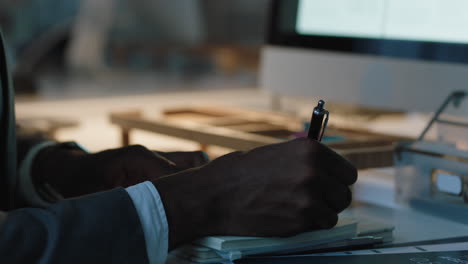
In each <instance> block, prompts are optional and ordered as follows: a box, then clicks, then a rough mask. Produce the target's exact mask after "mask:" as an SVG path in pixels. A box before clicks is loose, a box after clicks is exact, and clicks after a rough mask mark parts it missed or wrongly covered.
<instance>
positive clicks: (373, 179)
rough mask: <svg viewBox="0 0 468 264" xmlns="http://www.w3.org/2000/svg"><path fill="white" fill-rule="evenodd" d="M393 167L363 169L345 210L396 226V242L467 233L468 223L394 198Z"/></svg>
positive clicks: (459, 235) (443, 237) (363, 217)
mask: <svg viewBox="0 0 468 264" xmlns="http://www.w3.org/2000/svg"><path fill="white" fill-rule="evenodd" d="M393 173H394V171H393V170H392V169H384V170H382V169H379V170H367V171H363V172H361V173H360V175H359V177H360V178H359V180H358V182H357V183H356V186H355V187H354V191H353V194H354V201H355V202H354V204H353V206H352V207H351V208H349V209H347V210H346V211H345V212H343V214H345V215H351V216H353V217H355V218H356V219H357V220H358V221H359V219H365V218H368V219H372V220H377V221H380V222H383V223H386V224H391V225H394V226H395V230H394V242H393V243H394V244H402V243H412V242H419V241H426V240H438V239H446V238H454V237H465V236H468V220H467V224H461V223H457V222H454V221H451V220H448V219H444V218H442V217H438V216H433V215H429V214H426V213H423V212H420V211H417V210H415V209H413V208H410V207H407V206H404V205H399V204H396V203H395V202H394V188H395V187H394V176H393Z"/></svg>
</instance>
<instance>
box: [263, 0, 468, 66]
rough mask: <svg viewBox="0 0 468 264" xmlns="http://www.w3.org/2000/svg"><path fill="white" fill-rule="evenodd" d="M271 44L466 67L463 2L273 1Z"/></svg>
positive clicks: (466, 24) (467, 7) (466, 21)
mask: <svg viewBox="0 0 468 264" xmlns="http://www.w3.org/2000/svg"><path fill="white" fill-rule="evenodd" d="M274 2H275V3H274V4H273V13H274V14H273V16H272V21H271V25H272V27H271V28H270V36H269V42H270V43H271V44H279V45H289V46H300V47H308V48H315V49H326V50H335V51H345V52H356V53H365V54H375V55H383V56H390V57H403V58H413V59H423V60H437V61H446V62H461V63H465V62H468V30H467V29H468V16H467V15H466V10H468V1H466V0H326V1H323V0H277V1H274Z"/></svg>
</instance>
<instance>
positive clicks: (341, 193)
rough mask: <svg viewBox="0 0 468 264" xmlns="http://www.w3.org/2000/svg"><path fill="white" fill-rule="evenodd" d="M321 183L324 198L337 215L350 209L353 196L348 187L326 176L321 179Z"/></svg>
mask: <svg viewBox="0 0 468 264" xmlns="http://www.w3.org/2000/svg"><path fill="white" fill-rule="evenodd" d="M320 182H321V184H320V185H321V186H322V188H321V192H322V197H323V199H324V200H325V202H326V203H327V205H328V206H329V207H330V208H332V209H333V210H334V211H335V212H337V213H339V212H341V211H343V210H344V209H346V208H348V206H349V205H350V204H351V199H352V194H351V191H350V190H349V187H348V186H347V185H344V184H342V183H341V182H338V181H337V180H336V179H334V178H333V177H327V176H326V175H323V177H321V179H320Z"/></svg>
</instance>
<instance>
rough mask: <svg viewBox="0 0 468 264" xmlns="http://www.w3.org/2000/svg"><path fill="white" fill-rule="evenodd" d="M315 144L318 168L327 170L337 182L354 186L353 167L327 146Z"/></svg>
mask: <svg viewBox="0 0 468 264" xmlns="http://www.w3.org/2000/svg"><path fill="white" fill-rule="evenodd" d="M317 144H318V146H319V147H318V151H317V152H316V153H315V154H316V155H317V161H318V166H320V167H321V168H323V169H325V170H327V172H328V173H329V174H330V175H331V176H332V177H334V178H336V179H337V180H338V181H340V182H342V183H344V184H346V185H352V184H354V183H355V182H356V180H357V177H358V174H357V169H356V168H355V167H354V165H353V164H351V162H349V161H348V160H346V159H345V158H344V157H343V156H341V155H339V154H338V153H336V152H335V151H333V150H332V149H330V148H328V147H327V146H325V145H323V144H320V143H317Z"/></svg>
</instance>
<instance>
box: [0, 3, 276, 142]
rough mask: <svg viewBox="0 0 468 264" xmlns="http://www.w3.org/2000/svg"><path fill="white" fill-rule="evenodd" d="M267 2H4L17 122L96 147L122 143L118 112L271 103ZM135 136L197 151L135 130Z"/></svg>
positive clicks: (0, 6) (1, 15)
mask: <svg viewBox="0 0 468 264" xmlns="http://www.w3.org/2000/svg"><path fill="white" fill-rule="evenodd" d="M268 5H269V1H268V0H256V1H249V0H238V1H228V0H171V1H161V0H99V1H94V0H80V1H79V0H15V1H13V0H0V26H1V28H2V31H3V33H4V35H5V39H6V42H7V46H8V54H7V56H8V58H9V63H10V66H11V67H10V71H11V72H12V75H13V79H14V87H15V93H16V111H17V117H18V120H19V121H18V122H19V123H20V124H21V125H23V127H28V128H29V127H32V129H33V130H36V129H39V130H42V131H46V132H47V133H49V135H50V136H53V137H54V138H56V139H57V140H62V141H63V140H75V141H78V142H81V143H82V144H83V145H85V146H86V147H88V148H89V149H90V150H95V151H97V150H101V149H105V148H111V147H118V146H120V143H121V142H120V138H119V137H120V136H119V131H118V129H117V127H115V126H113V125H111V124H110V122H109V121H108V115H109V113H110V112H112V111H125V110H127V109H138V110H141V111H145V112H149V115H151V116H154V117H156V116H158V115H159V114H160V112H161V110H162V109H166V108H170V107H178V106H187V105H200V104H213V103H217V104H235V105H239V104H240V105H244V106H253V105H255V107H266V105H267V104H268V98H267V97H266V96H259V94H260V93H259V91H258V89H257V80H258V68H259V59H260V48H261V46H262V44H263V43H264V41H265V33H266V22H267V21H266V20H267V14H268ZM132 139H133V140H132V143H139V144H145V145H147V146H148V147H152V148H156V149H162V150H173V149H182V150H193V149H198V148H199V146H198V145H197V144H195V143H193V142H189V141H185V142H184V141H183V140H179V139H177V140H176V139H174V138H169V137H165V136H161V135H155V134H148V133H145V132H141V131H135V133H133V135H132Z"/></svg>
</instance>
